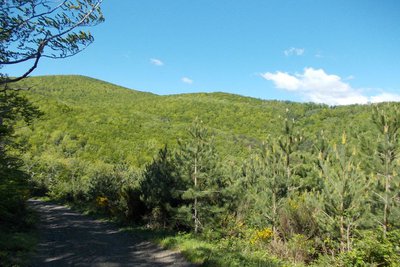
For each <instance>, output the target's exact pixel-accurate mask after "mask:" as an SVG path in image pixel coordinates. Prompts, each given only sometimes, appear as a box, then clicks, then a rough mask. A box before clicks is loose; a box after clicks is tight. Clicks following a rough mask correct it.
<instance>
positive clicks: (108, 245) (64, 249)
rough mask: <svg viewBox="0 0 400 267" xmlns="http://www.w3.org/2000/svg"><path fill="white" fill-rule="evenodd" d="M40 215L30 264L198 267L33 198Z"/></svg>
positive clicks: (111, 227) (175, 254) (110, 226)
mask: <svg viewBox="0 0 400 267" xmlns="http://www.w3.org/2000/svg"><path fill="white" fill-rule="evenodd" d="M29 205H30V206H31V207H32V208H34V209H35V210H36V211H37V212H38V213H39V215H40V223H39V226H38V232H39V236H40V239H39V244H38V246H37V250H36V254H35V255H34V256H33V257H32V260H31V263H30V265H29V266H118V267H119V266H137V267H147V266H156V267H157V266H160V267H161V266H179V267H186V266H188V267H189V266H195V265H193V264H190V263H188V262H186V261H185V259H184V258H183V256H182V255H181V254H180V253H179V252H175V251H169V250H164V249H162V248H161V247H159V246H157V245H155V244H153V243H151V242H149V241H146V240H144V239H143V238H141V237H139V236H135V235H134V234H132V233H128V232H124V231H121V230H119V229H118V227H116V226H115V225H114V224H112V223H110V222H103V221H99V220H96V219H93V218H90V217H89V216H86V215H82V214H79V213H77V212H74V211H72V210H71V209H69V208H67V207H65V206H60V205H57V204H54V203H49V202H43V201H39V200H30V201H29Z"/></svg>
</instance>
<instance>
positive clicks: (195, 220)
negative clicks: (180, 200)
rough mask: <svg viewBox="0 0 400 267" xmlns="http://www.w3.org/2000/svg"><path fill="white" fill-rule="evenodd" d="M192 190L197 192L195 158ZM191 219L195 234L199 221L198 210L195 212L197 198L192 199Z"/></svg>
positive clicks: (195, 160) (195, 161)
mask: <svg viewBox="0 0 400 267" xmlns="http://www.w3.org/2000/svg"><path fill="white" fill-rule="evenodd" d="M193 176H194V177H193V180H194V188H195V189H196V190H197V157H195V159H194V175H193ZM193 212H194V215H193V219H194V232H195V233H196V234H197V232H198V231H199V219H198V210H197V196H195V197H194V204H193Z"/></svg>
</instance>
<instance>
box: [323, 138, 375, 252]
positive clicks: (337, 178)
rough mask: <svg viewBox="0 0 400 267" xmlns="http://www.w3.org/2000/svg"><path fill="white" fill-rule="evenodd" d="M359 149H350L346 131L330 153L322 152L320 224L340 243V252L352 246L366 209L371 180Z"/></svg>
mask: <svg viewBox="0 0 400 267" xmlns="http://www.w3.org/2000/svg"><path fill="white" fill-rule="evenodd" d="M356 153H357V152H356V150H355V148H353V151H349V148H348V145H347V140H346V134H345V133H343V136H342V144H340V145H336V144H335V145H333V147H332V149H331V150H330V151H328V154H327V155H325V156H324V155H323V154H322V151H321V153H320V158H319V159H320V162H319V166H320V168H321V169H320V170H321V176H322V177H321V178H322V179H323V190H322V192H321V194H320V201H321V212H322V213H321V214H320V217H319V219H320V221H321V226H322V227H323V228H325V230H326V231H327V232H328V234H329V235H330V236H331V237H332V239H333V240H335V239H336V240H338V241H339V243H340V247H339V248H340V251H341V252H345V251H349V250H350V249H351V245H352V236H353V232H354V229H355V228H357V227H358V225H359V223H360V220H361V218H362V215H363V214H364V213H365V211H366V209H367V201H368V198H369V196H368V187H369V181H368V179H367V177H366V175H365V174H364V173H363V171H362V170H361V169H360V168H359V164H357V162H356V160H355V158H356Z"/></svg>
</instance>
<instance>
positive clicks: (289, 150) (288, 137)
mask: <svg viewBox="0 0 400 267" xmlns="http://www.w3.org/2000/svg"><path fill="white" fill-rule="evenodd" d="M303 142H304V137H303V135H302V134H301V133H300V132H295V120H294V119H290V118H289V110H288V109H286V118H285V120H284V127H283V133H282V135H281V136H280V137H279V140H278V143H279V147H280V149H281V151H282V153H283V155H284V158H283V160H284V163H285V172H286V180H287V182H288V184H289V186H288V191H289V193H293V192H294V191H296V190H297V189H298V188H300V187H301V185H300V182H298V181H296V172H295V163H294V160H293V157H294V155H295V153H296V152H298V151H299V146H300V145H301V144H302V143H303Z"/></svg>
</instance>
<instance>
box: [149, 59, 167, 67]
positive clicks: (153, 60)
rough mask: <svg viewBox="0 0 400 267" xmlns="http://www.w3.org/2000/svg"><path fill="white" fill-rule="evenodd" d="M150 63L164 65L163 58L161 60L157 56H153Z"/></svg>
mask: <svg viewBox="0 0 400 267" xmlns="http://www.w3.org/2000/svg"><path fill="white" fill-rule="evenodd" d="M150 63H151V64H153V65H155V66H164V62H162V61H161V60H159V59H157V58H151V59H150Z"/></svg>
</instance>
